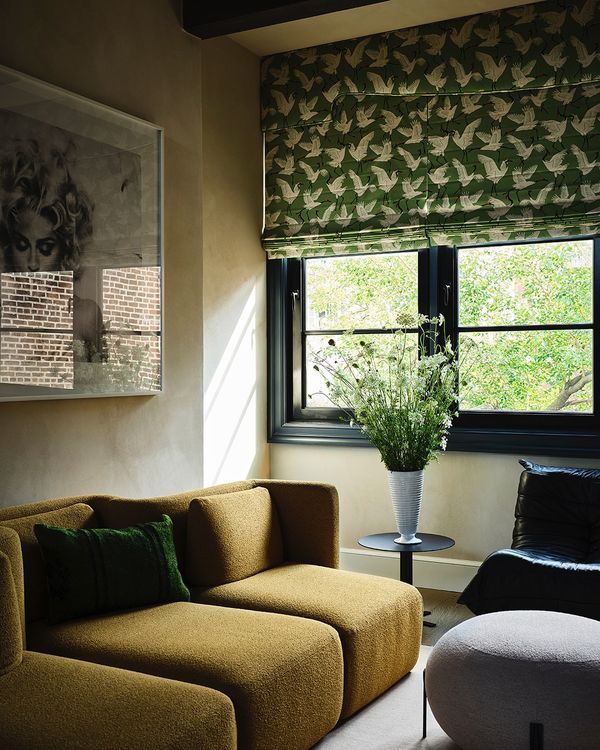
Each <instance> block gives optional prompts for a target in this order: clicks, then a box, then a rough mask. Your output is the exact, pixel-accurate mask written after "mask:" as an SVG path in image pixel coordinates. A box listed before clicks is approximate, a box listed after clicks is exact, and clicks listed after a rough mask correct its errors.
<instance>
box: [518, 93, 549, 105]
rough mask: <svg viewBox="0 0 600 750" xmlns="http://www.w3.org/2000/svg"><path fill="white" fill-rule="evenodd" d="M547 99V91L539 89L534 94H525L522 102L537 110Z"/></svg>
mask: <svg viewBox="0 0 600 750" xmlns="http://www.w3.org/2000/svg"><path fill="white" fill-rule="evenodd" d="M547 98H548V90H547V89H540V90H539V91H538V92H536V93H535V94H527V96H524V97H523V101H524V102H527V101H529V102H531V103H532V104H533V105H534V106H535V107H537V108H538V109H539V108H540V107H541V106H542V105H543V104H544V102H545V101H546V99H547Z"/></svg>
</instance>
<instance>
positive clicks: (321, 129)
mask: <svg viewBox="0 0 600 750" xmlns="http://www.w3.org/2000/svg"><path fill="white" fill-rule="evenodd" d="M313 127H314V129H315V130H316V131H317V133H318V134H319V135H321V136H323V138H325V136H326V135H327V133H329V130H330V128H331V122H330V121H328V120H325V121H324V122H321V123H319V124H318V125H314V126H313Z"/></svg>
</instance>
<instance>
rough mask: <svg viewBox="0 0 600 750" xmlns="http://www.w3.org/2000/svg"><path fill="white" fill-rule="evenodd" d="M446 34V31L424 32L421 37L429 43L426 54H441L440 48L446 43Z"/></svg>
mask: <svg viewBox="0 0 600 750" xmlns="http://www.w3.org/2000/svg"><path fill="white" fill-rule="evenodd" d="M447 36H448V32H447V31H445V32H444V33H443V34H425V35H424V36H423V39H424V40H425V41H426V42H427V44H428V45H429V46H428V48H427V50H426V51H427V54H428V55H441V54H442V48H443V47H444V44H446V37H447Z"/></svg>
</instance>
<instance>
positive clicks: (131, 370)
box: [0, 67, 162, 400]
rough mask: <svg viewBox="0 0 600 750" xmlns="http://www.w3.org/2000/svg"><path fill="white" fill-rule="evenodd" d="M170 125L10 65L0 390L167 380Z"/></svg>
mask: <svg viewBox="0 0 600 750" xmlns="http://www.w3.org/2000/svg"><path fill="white" fill-rule="evenodd" d="M161 168H162V131H161V129H160V128H158V127H157V126H155V125H151V124H150V123H147V122H144V121H143V120H139V119H137V118H134V117H131V116H129V115H125V114H122V113H120V112H117V111H115V110H112V109H109V108H108V107H104V106H102V105H100V104H97V103H95V102H91V101H89V100H86V99H83V98H81V97H79V96H76V95H74V94H70V93H68V92H65V91H62V90H61V89H57V88H55V87H53V86H49V85H47V84H44V83H42V82H40V81H37V80H35V79H31V78H29V77H27V76H23V75H21V74H20V73H17V72H15V71H12V70H9V69H6V68H2V67H0V400H20V399H31V398H64V397H85V396H88V397H89V396H102V395H104V396H107V395H135V394H153V393H157V392H159V391H160V390H161V384H162V368H161V361H162V357H161V351H162V325H161V322H162V314H161V310H162V281H161V261H162V252H161V243H162V232H161V202H162V201H161V178H162V175H161Z"/></svg>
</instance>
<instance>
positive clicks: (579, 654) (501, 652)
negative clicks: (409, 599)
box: [425, 611, 600, 750]
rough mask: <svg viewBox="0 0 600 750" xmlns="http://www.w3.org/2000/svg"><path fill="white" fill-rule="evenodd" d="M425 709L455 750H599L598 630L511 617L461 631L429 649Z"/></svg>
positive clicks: (586, 624)
mask: <svg viewBox="0 0 600 750" xmlns="http://www.w3.org/2000/svg"><path fill="white" fill-rule="evenodd" d="M425 685H426V689H427V696H428V699H429V705H430V706H431V710H432V712H433V715H434V716H435V718H436V719H437V721H438V723H439V724H440V726H441V727H442V729H443V730H444V731H445V732H446V733H447V734H448V735H449V736H450V737H451V738H452V739H453V740H454V741H455V742H456V743H457V744H458V745H459V746H460V747H461V748H462V750H521V749H522V750H528V748H536V749H537V750H541V748H544V750H598V748H600V622H597V621H596V620H589V619H587V618H586V617H577V616H575V615H566V614H562V613H560V612H544V611H516V612H515V611H511V612H494V613H493V614H488V615H481V616H480V617H474V618H473V619H471V620H467V621H466V622H463V623H461V624H460V625H458V626H457V627H455V628H453V629H452V630H450V631H449V632H448V633H446V635H444V636H443V637H442V638H441V639H440V640H439V642H438V643H437V645H436V646H435V647H434V648H433V651H432V652H431V656H430V657H429V661H428V662H427V670H426V675H425Z"/></svg>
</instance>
